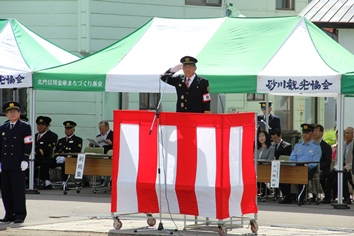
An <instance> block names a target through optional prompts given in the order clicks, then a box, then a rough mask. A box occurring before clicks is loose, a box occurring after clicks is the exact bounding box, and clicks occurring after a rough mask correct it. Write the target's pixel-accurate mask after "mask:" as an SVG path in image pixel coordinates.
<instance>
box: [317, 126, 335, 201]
mask: <svg viewBox="0 0 354 236" xmlns="http://www.w3.org/2000/svg"><path fill="white" fill-rule="evenodd" d="M323 133H324V127H323V126H322V125H320V124H316V125H315V130H314V132H313V135H312V138H313V141H314V142H315V143H318V144H319V145H320V147H321V150H322V156H321V161H320V171H321V172H320V183H321V186H322V190H323V191H324V194H325V198H324V199H323V203H331V196H332V194H331V191H332V185H333V184H332V182H331V181H332V180H331V177H330V175H331V162H332V148H331V145H329V144H328V143H326V142H325V141H324V140H323ZM314 197H317V196H314Z"/></svg>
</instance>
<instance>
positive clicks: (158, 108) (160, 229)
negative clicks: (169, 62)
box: [134, 78, 177, 235]
mask: <svg viewBox="0 0 354 236" xmlns="http://www.w3.org/2000/svg"><path fill="white" fill-rule="evenodd" d="M167 81H168V78H167V79H166V81H165V85H164V88H163V90H162V93H161V96H160V99H159V102H158V104H157V107H156V110H155V115H154V118H153V120H152V122H151V126H150V131H149V135H151V133H152V130H153V127H154V124H155V122H156V126H157V153H158V154H157V155H158V157H157V163H158V168H157V174H158V176H159V178H158V181H159V182H158V186H159V187H158V189H159V190H158V191H159V196H158V199H159V221H160V222H159V225H158V227H157V229H154V228H146V229H143V230H134V233H136V232H139V231H151V230H158V231H163V232H165V233H168V234H170V235H172V234H173V232H172V231H168V230H166V229H165V228H164V227H163V223H162V207H161V202H162V201H161V169H160V165H161V163H160V156H159V155H160V154H159V153H160V151H159V127H160V122H159V121H160V107H161V102H162V98H163V95H164V94H165V89H166V85H167ZM146 216H148V217H150V219H151V216H152V215H151V214H150V213H148V214H146ZM152 220H153V221H154V218H152ZM148 222H149V219H148ZM174 231H177V229H175V230H174Z"/></svg>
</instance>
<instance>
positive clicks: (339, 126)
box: [332, 94, 350, 209]
mask: <svg viewBox="0 0 354 236" xmlns="http://www.w3.org/2000/svg"><path fill="white" fill-rule="evenodd" d="M343 107H344V95H341V94H339V95H338V96H337V130H338V145H337V158H338V162H337V163H343V143H344V140H343V137H344V136H343V130H344V127H343V124H344V109H343ZM337 175H338V182H337V184H338V188H337V189H338V195H337V196H338V203H336V204H332V205H333V208H336V209H349V208H350V207H348V206H347V204H345V203H343V199H342V198H343V165H341V164H339V165H338V172H337Z"/></svg>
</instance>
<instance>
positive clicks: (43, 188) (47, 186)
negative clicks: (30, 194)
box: [40, 184, 53, 190]
mask: <svg viewBox="0 0 354 236" xmlns="http://www.w3.org/2000/svg"><path fill="white" fill-rule="evenodd" d="M40 189H41V190H50V189H53V185H51V184H49V185H45V186H42V187H41V188H40Z"/></svg>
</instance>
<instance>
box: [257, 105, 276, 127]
mask: <svg viewBox="0 0 354 236" xmlns="http://www.w3.org/2000/svg"><path fill="white" fill-rule="evenodd" d="M259 104H260V105H261V109H262V112H263V115H258V116H257V122H262V121H264V122H266V113H267V110H266V109H267V105H266V102H259ZM271 112H272V102H268V119H269V121H268V126H269V127H270V128H271V129H275V128H278V129H279V130H281V128H280V119H279V117H278V116H276V115H273V114H271Z"/></svg>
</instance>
